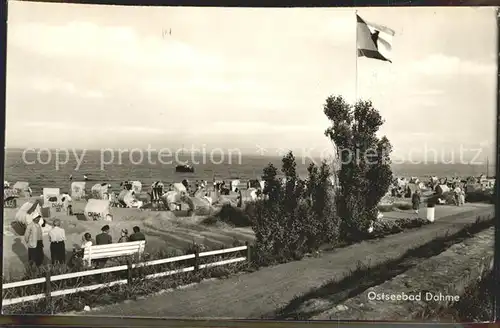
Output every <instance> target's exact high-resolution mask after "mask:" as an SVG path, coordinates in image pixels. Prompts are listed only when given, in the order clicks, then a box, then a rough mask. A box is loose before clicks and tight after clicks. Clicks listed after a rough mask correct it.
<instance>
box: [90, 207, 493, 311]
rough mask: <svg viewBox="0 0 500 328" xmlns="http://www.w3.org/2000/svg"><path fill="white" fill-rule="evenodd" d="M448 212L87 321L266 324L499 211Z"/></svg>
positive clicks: (117, 308) (126, 305)
mask: <svg viewBox="0 0 500 328" xmlns="http://www.w3.org/2000/svg"><path fill="white" fill-rule="evenodd" d="M462 210H465V208H462ZM445 212H446V211H440V212H437V216H436V217H437V219H436V221H435V223H433V224H430V225H426V226H424V227H422V228H419V229H414V230H412V231H409V232H403V233H399V234H396V235H392V236H389V237H386V238H383V239H380V240H374V241H366V242H362V243H359V244H355V245H352V246H349V247H346V248H343V249H338V250H336V251H333V252H328V253H324V254H323V255H322V256H321V257H319V258H307V259H304V260H301V261H297V262H290V263H286V264H282V265H278V266H273V267H268V268H263V269H261V270H259V271H256V272H253V273H248V274H240V275H235V276H233V277H231V278H228V279H224V280H218V281H210V282H205V283H201V284H198V285H196V286H194V287H192V288H188V289H181V290H175V291H173V292H171V293H167V294H163V295H157V296H151V297H148V298H146V299H144V300H139V301H131V302H128V303H121V304H116V305H110V306H106V307H103V308H101V309H98V310H96V311H91V312H87V313H85V315H90V316H92V315H101V316H103V315H105V316H123V315H126V316H144V317H177V318H180V317H184V318H251V319H260V318H261V317H266V316H270V315H271V313H273V312H274V311H275V310H276V309H278V308H281V307H283V306H286V305H287V304H288V303H289V302H290V301H291V300H293V298H294V297H295V296H297V295H302V294H305V293H307V292H309V291H311V290H312V289H314V288H318V287H321V286H322V285H324V284H325V283H328V282H331V281H332V279H335V280H340V279H342V278H343V277H345V276H346V275H348V274H349V273H350V272H352V271H353V270H355V269H356V268H357V267H358V262H361V263H362V264H364V265H366V266H375V265H377V264H381V263H384V262H385V261H387V260H391V259H396V258H399V257H400V256H402V255H403V254H404V253H405V252H406V251H407V250H408V249H411V248H416V247H418V246H421V245H423V244H426V243H428V242H430V241H432V240H433V239H435V238H436V237H438V236H442V235H446V234H452V233H455V232H457V231H458V230H460V229H462V228H463V227H464V226H465V225H467V224H470V223H473V222H474V221H475V220H476V217H477V216H478V215H492V214H493V213H494V208H493V206H491V205H489V206H488V205H485V206H477V207H475V208H474V209H473V210H470V211H465V212H462V213H458V214H454V215H450V216H443V215H446V213H445ZM82 314H83V313H82Z"/></svg>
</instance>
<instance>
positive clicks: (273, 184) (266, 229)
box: [246, 152, 338, 265]
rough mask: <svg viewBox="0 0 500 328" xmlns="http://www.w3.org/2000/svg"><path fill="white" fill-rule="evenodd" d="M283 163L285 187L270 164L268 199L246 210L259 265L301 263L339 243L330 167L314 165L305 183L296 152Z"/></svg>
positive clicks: (265, 189)
mask: <svg viewBox="0 0 500 328" xmlns="http://www.w3.org/2000/svg"><path fill="white" fill-rule="evenodd" d="M282 162H283V166H282V172H283V174H284V175H285V183H284V184H281V183H280V182H279V181H278V179H277V170H276V168H275V167H274V166H273V165H272V164H270V165H269V166H267V167H266V168H265V169H264V175H263V179H264V181H265V188H264V195H265V196H266V199H263V200H259V201H257V202H255V203H253V204H251V205H250V206H248V207H247V208H246V213H247V214H248V215H249V216H250V217H251V221H252V228H253V230H254V232H255V237H256V241H255V253H256V259H257V261H258V263H257V264H258V265H270V264H275V263H283V262H287V261H290V260H298V259H300V258H302V257H303V256H304V255H305V254H306V253H309V252H312V251H315V250H317V249H318V248H319V246H320V245H322V244H323V243H325V242H329V241H334V240H336V239H337V230H338V223H337V221H336V213H335V206H334V200H335V199H334V195H333V194H332V189H333V188H331V184H330V182H329V180H328V177H329V170H328V167H327V164H326V163H323V164H322V166H321V167H320V168H319V169H318V168H317V167H316V166H314V165H311V166H310V167H309V178H308V180H307V181H302V180H301V179H299V178H298V176H297V173H296V162H295V157H294V156H293V153H292V152H289V153H288V154H287V155H286V156H284V157H283V160H282Z"/></svg>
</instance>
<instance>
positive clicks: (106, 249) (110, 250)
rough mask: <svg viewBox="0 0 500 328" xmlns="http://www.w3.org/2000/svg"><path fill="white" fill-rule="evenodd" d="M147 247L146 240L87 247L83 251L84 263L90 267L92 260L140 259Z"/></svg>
mask: <svg viewBox="0 0 500 328" xmlns="http://www.w3.org/2000/svg"><path fill="white" fill-rule="evenodd" d="M145 246H146V241H145V240H139V241H130V242H127V243H115V244H107V245H95V246H90V247H85V249H84V251H83V262H84V263H85V264H86V265H88V266H90V264H91V261H92V260H100V259H108V258H113V257H120V256H131V255H138V258H139V259H140V258H141V256H142V254H143V253H144V248H145Z"/></svg>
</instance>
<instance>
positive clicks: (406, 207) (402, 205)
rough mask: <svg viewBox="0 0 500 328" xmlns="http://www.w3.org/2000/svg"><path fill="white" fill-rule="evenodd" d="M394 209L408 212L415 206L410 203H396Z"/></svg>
mask: <svg viewBox="0 0 500 328" xmlns="http://www.w3.org/2000/svg"><path fill="white" fill-rule="evenodd" d="M394 207H395V208H397V209H400V210H402V211H407V210H411V209H412V208H413V205H412V204H410V203H395V204H394Z"/></svg>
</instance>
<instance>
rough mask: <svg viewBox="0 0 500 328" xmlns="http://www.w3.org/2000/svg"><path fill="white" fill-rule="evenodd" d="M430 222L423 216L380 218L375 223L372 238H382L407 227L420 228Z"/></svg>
mask: <svg viewBox="0 0 500 328" xmlns="http://www.w3.org/2000/svg"><path fill="white" fill-rule="evenodd" d="M429 223H430V222H429V221H428V220H427V219H423V218H406V219H396V220H384V219H382V220H379V221H376V222H375V223H374V224H373V233H372V234H371V235H370V238H380V237H384V236H387V235H391V234H395V233H399V232H403V231H404V230H407V229H413V228H419V227H421V226H424V225H426V224H429Z"/></svg>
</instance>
